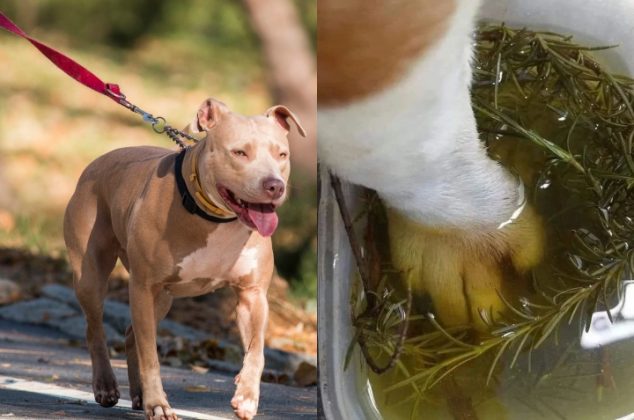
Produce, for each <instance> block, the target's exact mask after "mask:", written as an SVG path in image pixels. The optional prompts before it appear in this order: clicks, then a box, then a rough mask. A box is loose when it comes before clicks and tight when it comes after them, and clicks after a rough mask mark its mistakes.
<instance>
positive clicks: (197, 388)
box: [185, 385, 210, 392]
mask: <svg viewBox="0 0 634 420" xmlns="http://www.w3.org/2000/svg"><path fill="white" fill-rule="evenodd" d="M185 391H187V392H209V391H210V388H209V387H208V386H207V385H189V386H186V387H185Z"/></svg>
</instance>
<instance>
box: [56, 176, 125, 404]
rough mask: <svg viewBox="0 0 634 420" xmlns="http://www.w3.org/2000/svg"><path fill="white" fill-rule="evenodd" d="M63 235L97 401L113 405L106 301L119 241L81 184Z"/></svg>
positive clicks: (115, 390)
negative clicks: (80, 313)
mask: <svg viewBox="0 0 634 420" xmlns="http://www.w3.org/2000/svg"><path fill="white" fill-rule="evenodd" d="M64 239H65V241H66V248H67V250H68V258H69V261H70V265H71V268H72V271H73V282H74V286H75V293H76V295H77V299H78V300H79V304H80V306H81V308H82V310H83V312H84V315H85V316H86V324H87V326H86V340H87V342H88V349H89V351H90V359H91V361H92V374H93V379H92V386H93V392H94V394H95V401H97V402H98V403H99V404H100V405H101V406H103V407H112V406H113V405H115V404H116V403H117V402H118V400H119V390H118V387H117V380H116V378H115V376H114V372H113V371H112V366H111V365H110V359H109V356H108V348H107V345H106V336H105V333H104V328H103V301H104V299H105V297H106V293H107V290H108V276H109V275H110V273H111V271H112V269H113V268H114V265H115V263H116V261H117V250H118V248H119V244H118V242H117V240H116V237H115V235H114V233H113V231H112V227H111V224H110V216H109V214H108V211H107V208H106V207H105V206H100V205H99V203H98V200H97V197H95V196H94V194H93V193H92V192H90V191H88V188H86V186H84V188H83V191H82V188H81V186H79V187H78V189H77V192H75V194H74V195H73V197H72V198H71V201H70V202H69V204H68V207H67V208H66V214H65V216H64Z"/></svg>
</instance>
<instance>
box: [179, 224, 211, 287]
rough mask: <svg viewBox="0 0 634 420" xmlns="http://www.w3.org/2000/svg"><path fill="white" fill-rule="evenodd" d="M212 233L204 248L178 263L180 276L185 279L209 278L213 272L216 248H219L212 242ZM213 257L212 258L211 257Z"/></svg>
mask: <svg viewBox="0 0 634 420" xmlns="http://www.w3.org/2000/svg"><path fill="white" fill-rule="evenodd" d="M211 237H212V235H209V236H208V237H207V244H206V246H204V247H203V248H199V249H197V250H196V251H194V252H192V253H191V254H189V255H187V256H186V257H185V258H183V260H182V261H181V262H180V263H179V264H178V265H177V267H178V268H180V270H179V272H178V276H179V277H180V278H181V280H183V281H191V280H193V279H197V278H207V277H209V275H210V273H211V272H213V271H214V270H213V268H214V267H213V266H214V265H216V264H214V263H213V260H214V258H213V257H212V254H213V253H214V248H216V249H217V248H218V244H215V243H213V242H212V239H211ZM210 257H212V258H210Z"/></svg>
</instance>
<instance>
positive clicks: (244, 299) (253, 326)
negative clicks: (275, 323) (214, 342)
mask: <svg viewBox="0 0 634 420" xmlns="http://www.w3.org/2000/svg"><path fill="white" fill-rule="evenodd" d="M235 290H236V293H237V294H238V307H237V309H236V312H237V322H238V328H239V330H240V337H241V338H242V345H243V346H244V352H245V355H244V362H243V364H242V369H241V370H240V373H239V374H238V376H237V377H236V385H237V387H236V392H235V394H234V396H233V399H232V400H231V406H232V407H233V410H234V411H235V413H236V415H237V416H238V417H239V418H241V419H252V418H253V417H254V416H255V414H256V413H257V409H258V401H259V398H260V378H261V377H262V370H263V369H264V333H265V331H266V325H267V322H268V316H269V304H268V301H267V298H266V290H265V289H263V288H262V287H259V286H258V287H252V288H247V289H239V288H236V289H235Z"/></svg>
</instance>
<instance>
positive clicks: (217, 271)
mask: <svg viewBox="0 0 634 420" xmlns="http://www.w3.org/2000/svg"><path fill="white" fill-rule="evenodd" d="M247 239H248V237H247V238H245V237H244V236H241V235H239V236H237V237H226V236H223V237H219V236H218V235H216V234H213V233H212V234H210V235H209V236H208V237H207V241H206V243H205V245H204V246H202V247H198V248H195V249H191V250H187V252H181V256H180V257H179V258H176V259H175V275H173V276H172V277H171V278H170V279H169V280H168V281H167V282H166V284H165V289H166V290H167V291H168V292H169V293H171V294H172V295H174V296H176V297H179V296H196V295H201V294H204V293H209V292H212V291H214V290H215V289H218V288H220V287H222V286H225V285H227V284H232V283H233V282H238V281H240V280H241V279H242V278H244V277H245V276H254V275H255V273H256V271H257V269H258V265H259V259H260V257H261V255H260V254H261V250H260V249H259V248H258V247H257V246H256V245H255V244H252V243H251V241H249V240H247Z"/></svg>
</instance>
